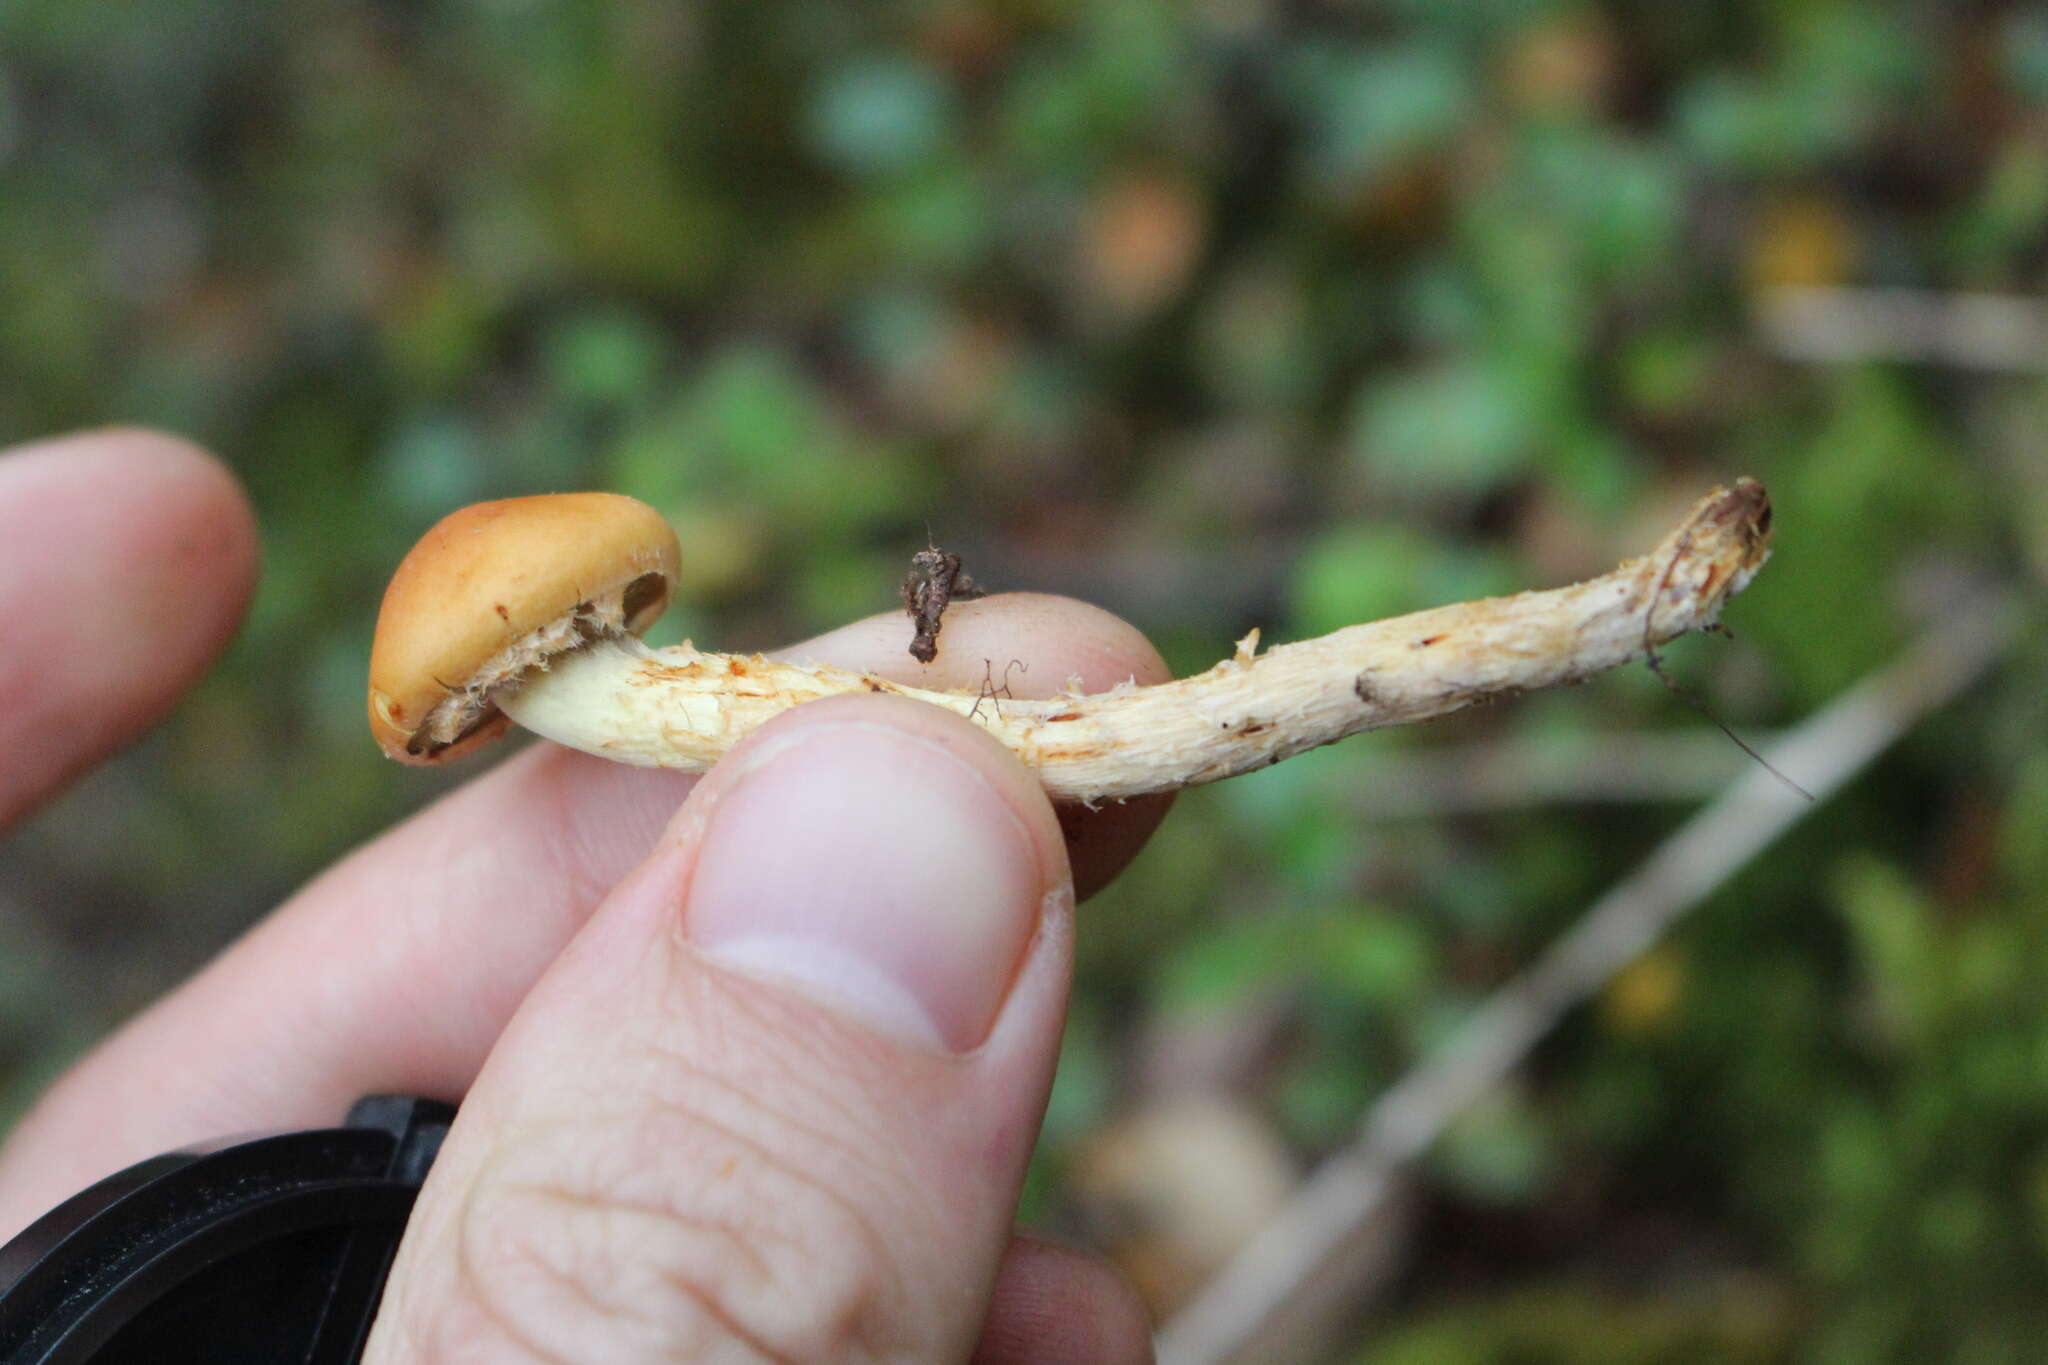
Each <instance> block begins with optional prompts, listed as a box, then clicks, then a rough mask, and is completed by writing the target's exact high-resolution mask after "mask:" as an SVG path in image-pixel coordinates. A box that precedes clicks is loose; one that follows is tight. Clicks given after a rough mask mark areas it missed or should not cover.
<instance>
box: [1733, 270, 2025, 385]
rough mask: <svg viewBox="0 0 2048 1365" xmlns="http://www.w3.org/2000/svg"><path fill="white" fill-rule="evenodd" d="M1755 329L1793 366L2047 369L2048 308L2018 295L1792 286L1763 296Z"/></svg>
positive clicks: (2020, 370) (2022, 370)
mask: <svg viewBox="0 0 2048 1365" xmlns="http://www.w3.org/2000/svg"><path fill="white" fill-rule="evenodd" d="M1757 322H1758V325H1759V326H1760V328H1761V329H1762V331H1763V333H1764V336H1765V337H1766V339H1767V340H1769V342H1770V343H1771V345H1772V346H1773V347H1774V348H1775V349H1776V350H1777V351H1778V353H1779V354H1780V355H1783V356H1786V357H1788V358H1790V359H1793V360H1807V361H1822V362H1836V363H1843V362H1849V361H1857V360H1898V361H1917V362H1919V363H1922V364H1928V365H1947V366H1952V367H1954V368H1956V369H1964V370H2006V371H2018V372H2023V373H2038V372H2039V371H2041V370H2044V369H2048V305H2044V304H2043V303H2042V301H2041V300H2040V299H2038V298H2033V297H2031V296H2025V295H2019V294H1982V293H1957V292H1950V291H1943V290H1933V289H1848V288H1817V287H1797V288H1794V287H1789V286H1788V287H1784V288H1779V289H1774V290H1771V291H1770V292H1769V293H1767V294H1765V295H1764V296H1763V298H1762V300H1761V301H1760V302H1759V304H1758V307H1757Z"/></svg>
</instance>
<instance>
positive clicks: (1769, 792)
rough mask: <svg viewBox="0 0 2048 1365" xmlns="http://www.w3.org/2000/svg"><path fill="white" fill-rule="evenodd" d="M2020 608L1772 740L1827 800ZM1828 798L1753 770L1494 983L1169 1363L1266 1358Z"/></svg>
mask: <svg viewBox="0 0 2048 1365" xmlns="http://www.w3.org/2000/svg"><path fill="white" fill-rule="evenodd" d="M2016 619H2017V614H2016V611H2015V608H2014V607H2013V604H2012V603H2011V602H2009V601H2008V600H2006V599H2005V598H2003V597H1999V596H1991V595H1987V596H1985V597H1983V598H1981V599H1980V600H1978V601H1976V602H1974V603H1972V604H1971V605H1969V606H1968V607H1966V608H1965V609H1963V610H1960V611H1957V612H1954V613H1952V614H1951V615H1950V616H1949V617H1948V618H1947V619H1946V620H1945V621H1944V622H1943V623H1942V624H1941V625H1939V626H1937V627H1935V628H1934V629H1932V630H1930V631H1928V632H1927V633H1926V634H1925V635H1924V636H1923V637H1922V638H1921V639H1920V640H1919V641H1918V642H1916V643H1915V644H1914V645H1913V646H1912V647H1911V648H1909V649H1908V650H1907V651H1906V652H1905V654H1904V655H1903V656H1902V657H1900V658H1899V659H1898V660H1897V661H1895V662H1893V663H1892V664H1890V665H1888V666H1887V667H1886V668H1884V669H1883V670H1881V671H1879V672H1878V673H1876V674H1873V675H1872V676H1870V677H1868V678H1866V679H1865V680H1864V681H1863V682H1861V683H1859V684H1858V685H1857V686H1856V687H1854V688H1852V689H1851V690H1850V691H1849V692H1847V693H1845V694H1843V695H1842V696H1841V697H1839V698H1837V699H1836V700H1835V701H1833V702H1832V703H1830V704H1829V705H1828V706H1827V708H1826V709H1825V710H1823V711H1821V712H1820V713H1819V714H1818V715H1816V716H1814V717H1813V718H1812V719H1810V720H1808V721H1807V722H1805V723H1804V724H1802V725H1800V726H1799V727H1797V728H1796V729H1794V730H1793V731H1791V732H1790V733H1788V734H1786V735H1785V736H1784V737H1783V738H1782V739H1780V740H1779V741H1778V742H1777V743H1775V744H1773V745H1771V746H1770V747H1769V749H1768V750H1767V752H1768V755H1769V757H1770V760H1771V762H1772V763H1773V764H1774V765H1776V766H1777V767H1780V768H1783V769H1784V770H1785V771H1787V772H1789V773H1792V774H1794V775H1796V776H1797V777H1798V778H1799V779H1800V780H1801V781H1802V782H1803V783H1804V784H1805V786H1806V787H1808V788H1809V789H1810V790H1811V791H1812V792H1813V793H1814V794H1815V795H1816V796H1818V797H1821V798H1825V797H1827V796H1828V795H1829V794H1831V793H1833V792H1834V791H1835V790H1837V789H1838V788H1840V787H1841V786H1842V785H1843V783H1845V782H1847V781H1848V780H1849V778H1851V777H1852V776H1854V775H1855V774H1856V773H1857V772H1858V771H1860V770H1861V769H1862V768H1863V767H1864V765H1865V764H1867V763H1869V762H1870V761H1871V760H1872V759H1873V758H1875V757H1876V756H1877V755H1878V754H1879V753H1881V752H1883V750H1884V749H1885V748H1886V747H1888V746H1889V745H1890V744H1892V743H1893V742H1894V741H1895V740H1897V739H1898V738H1900V737H1901V736H1902V735H1904V734H1905V733H1906V732H1907V731H1909V730H1910V729H1912V728H1913V726H1914V725H1915V724H1917V723H1918V722H1919V721H1920V719H1921V718H1922V717H1924V716H1925V715H1927V714H1928V713H1929V712H1931V711H1933V710H1935V709H1936V708H1938V707H1940V706H1941V705H1942V704H1944V703H1945V702H1947V701H1948V700H1949V699H1950V698H1952V697H1954V696H1955V695H1956V694H1957V693H1958V692H1960V691H1961V690H1962V689H1963V688H1964V687H1966V686H1968V685H1969V684H1970V683H1971V682H1973V681H1974V680H1975V679H1977V678H1978V677H1980V676H1981V675H1982V674H1983V673H1984V672H1985V671H1986V670H1987V669H1988V668H1989V667H1990V666H1991V665H1992V664H1993V663H1994V662H1995V661H1996V660H1997V658H1998V657H1999V656H2000V655H2001V654H2002V653H2003V652H2004V650H2005V649H2006V648H2007V646H2008V645H2009V644H2010V643H2011V640H2012V638H2013V635H2014V633H2015V630H2016ZM1813 809H1814V806H1813V805H1812V804H1810V803H1809V802H1807V801H1804V800H1802V799H1800V797H1798V796H1797V795H1795V794H1794V793H1793V792H1791V791H1789V790H1787V789H1786V788H1785V787H1784V786H1783V785H1782V784H1780V783H1779V782H1778V780H1777V779H1776V778H1774V777H1773V776H1772V775H1771V774H1770V773H1769V772H1767V771H1765V770H1764V769H1762V768H1755V769H1751V770H1750V771H1748V772H1747V773H1745V774H1744V775H1743V776H1742V777H1741V778H1739V779H1737V780H1736V781H1735V782H1734V783H1732V784H1731V785H1730V786H1729V787H1728V789H1727V790H1726V791H1725V792H1724V793H1723V794H1722V795H1721V796H1720V797H1719V798H1718V799H1717V800H1716V801H1715V802H1714V803H1713V804H1712V805H1710V806H1708V807H1707V808H1706V809H1704V810H1702V811H1701V812H1700V813H1699V814H1698V815H1696V816H1694V817H1693V818H1692V819H1691V820H1689V821H1687V822H1686V824H1685V825H1683V826H1682V827H1681V828H1680V829H1679V830H1678V831H1677V832H1676V833H1675V834H1673V835H1672V836H1671V837H1670V838H1669V839H1668V840H1666V841H1665V842H1664V843H1663V844H1662V845H1661V846H1659V847H1658V849H1657V850H1656V851H1655V852H1654V853H1653V854H1651V856H1650V857H1649V859H1648V860H1647V861H1645V862H1644V863H1643V864H1642V865H1641V866H1640V867H1638V868H1637V869H1636V870H1635V871H1634V872H1633V873H1631V874H1630V875H1629V876H1627V877H1625V878H1624V879H1623V880H1622V881H1621V882H1620V883H1618V884H1617V885H1616V886H1615V887H1614V888H1613V889H1612V890H1610V891H1609V892H1608V893H1607V894H1606V895H1605V896H1603V897H1602V898H1601V899H1600V900H1599V901H1598V902H1597V903H1595V904H1594V905H1593V906H1592V908H1590V909H1589V910H1588V911H1587V912H1586V914H1585V915H1584V916H1583V917H1582V918H1581V919H1580V920H1579V922H1578V923H1577V924H1576V925H1574V926H1573V928H1572V929H1571V930H1570V931H1569V932H1568V933H1566V934H1565V935H1564V937H1563V938H1561V939H1559V940H1558V941H1557V942H1556V943H1554V944H1552V945H1551V947H1550V949H1549V950H1548V951H1547V952H1545V953H1544V954H1543V956H1542V957H1541V958H1539V959H1538V960H1537V961H1536V962H1535V964H1534V965H1532V966H1531V967H1529V969H1528V970H1526V971H1525V972H1523V973H1522V974H1521V975H1520V976H1518V977H1516V978H1515V979H1514V980H1513V981H1510V982H1509V983H1508V984H1507V985H1506V986H1504V987H1502V988H1501V989H1500V990H1499V991H1497V992H1495V993H1494V995H1493V997H1492V998H1491V999H1490V1000H1488V1001H1487V1003H1486V1004H1485V1006H1484V1007H1482V1008H1481V1009H1480V1010H1479V1011H1478V1012H1477V1013H1476V1014H1474V1015H1473V1016H1472V1017H1471V1018H1470V1019H1468V1020H1467V1021H1466V1022H1465V1024H1464V1026H1463V1027H1462V1028H1460V1030H1459V1031H1458V1032H1457V1034H1456V1035H1454V1036H1453V1037H1452V1038H1451V1040H1450V1041H1449V1043H1448V1044H1447V1045H1445V1046H1444V1047H1443V1048H1441V1049H1440V1050H1439V1051H1438V1052H1437V1053H1436V1054H1435V1055H1434V1056H1432V1057H1430V1058H1429V1059H1428V1060H1427V1061H1425V1062H1423V1063H1422V1064H1421V1065H1420V1066H1417V1067H1416V1068H1415V1069H1414V1070H1412V1071H1410V1072H1409V1073H1408V1074H1407V1075H1406V1076H1405V1077H1403V1078H1402V1079H1401V1080H1400V1081H1399V1082H1398V1083H1396V1084H1395V1085H1394V1086H1393V1088H1392V1089H1390V1090H1388V1091H1387V1092H1386V1093H1385V1094H1384V1095H1382V1096H1381V1097H1380V1098H1379V1100H1378V1101H1377V1102H1376V1103H1374V1105H1373V1106H1372V1108H1371V1109H1370V1110H1369V1111H1368V1113H1367V1114H1366V1117H1365V1120H1364V1122H1363V1123H1362V1125H1361V1126H1360V1130H1359V1134H1358V1137H1357V1139H1356V1140H1355V1141H1354V1142H1353V1143H1352V1144H1351V1145H1350V1146H1349V1147H1346V1148H1345V1149H1343V1150H1342V1151H1340V1152H1338V1153H1337V1154H1336V1155H1334V1156H1332V1157H1330V1158H1329V1159H1328V1160H1326V1161H1325V1162H1324V1163H1323V1165H1322V1166H1321V1167H1319V1168H1318V1169H1317V1170H1316V1171H1315V1173H1314V1174H1313V1175H1311V1176H1310V1177H1309V1179H1308V1180H1306V1181H1305V1182H1303V1184H1302V1186H1301V1188H1300V1189H1299V1190H1298V1191H1297V1192H1296V1193H1295V1195H1294V1197H1293V1198H1292V1199H1291V1200H1290V1201H1289V1203H1288V1205H1287V1207H1286V1208H1284V1209H1283V1210H1282V1211H1281V1213H1280V1215H1279V1216H1278V1217H1277V1218H1275V1219H1274V1221H1273V1222H1272V1223H1271V1224H1269V1225H1268V1226H1267V1228H1266V1229H1265V1230H1264V1231H1263V1232H1261V1233H1260V1235H1259V1236H1258V1237H1257V1238H1256V1239H1255V1240H1254V1241H1253V1242H1252V1244H1251V1245H1250V1246H1248V1247H1246V1248H1245V1249H1244V1251H1243V1252H1241V1253H1240V1254H1239V1255H1238V1257H1237V1258H1236V1259H1235V1260H1233V1261H1232V1262H1231V1263H1230V1264H1229V1265H1228V1266H1226V1267H1225V1268H1224V1270H1223V1271H1222V1273H1221V1274H1219V1275H1218V1276H1217V1277H1216V1279H1215V1281H1214V1282H1212V1283H1211V1284H1210V1285H1209V1287H1208V1288H1207V1289H1205V1290H1204V1291H1203V1292H1202V1294H1201V1295H1200V1296H1199V1297H1198V1298H1197V1299H1196V1300H1195V1301H1194V1302H1193V1303H1192V1304H1190V1305H1189V1306H1188V1307H1187V1308H1186V1309H1184V1310H1183V1311H1182V1312H1181V1313H1180V1314H1179V1315H1178V1316H1177V1317H1175V1318H1174V1319H1173V1320H1172V1321H1171V1322H1169V1323H1167V1324H1166V1326H1165V1329H1164V1330H1163V1331H1162V1332H1161V1333H1160V1336H1159V1339H1158V1358H1159V1361H1160V1363H1161V1365H1222V1362H1225V1361H1234V1360H1254V1359H1257V1360H1266V1359H1270V1358H1271V1357H1270V1355H1269V1354H1267V1353H1265V1352H1264V1351H1263V1349H1262V1347H1261V1343H1262V1341H1263V1340H1264V1337H1263V1334H1264V1333H1265V1331H1266V1330H1267V1327H1268V1325H1269V1324H1270V1323H1272V1322H1274V1321H1275V1320H1276V1319H1277V1317H1278V1316H1279V1315H1280V1314H1281V1313H1282V1311H1283V1310H1284V1309H1285V1308H1286V1307H1287V1306H1288V1305H1289V1304H1290V1303H1291V1302H1292V1301H1293V1300H1294V1299H1295V1297H1296V1295H1297V1294H1298V1292H1299V1291H1300V1290H1301V1289H1302V1287H1303V1286H1304V1285H1307V1284H1310V1283H1311V1282H1313V1281H1314V1280H1316V1279H1317V1277H1318V1276H1319V1275H1320V1274H1321V1272H1322V1271H1323V1269H1324V1268H1325V1267H1326V1266H1327V1265H1328V1264H1329V1262H1330V1260H1331V1258H1332V1256H1333V1255H1334V1254H1336V1253H1337V1252H1338V1251H1339V1250H1340V1249H1341V1248H1343V1247H1344V1246H1345V1245H1346V1244H1347V1243H1348V1242H1349V1241H1350V1240H1351V1238H1352V1237H1353V1235H1354V1234H1355V1233H1356V1232H1357V1230H1358V1229H1359V1228H1361V1227H1363V1226H1364V1225H1366V1224H1367V1223H1369V1222H1370V1221H1371V1220H1372V1219H1373V1218H1374V1217H1375V1216H1376V1215H1377V1214H1378V1213H1379V1212H1380V1210H1381V1209H1382V1208H1383V1207H1384V1206H1385V1205H1386V1203H1387V1201H1388V1199H1389V1197H1390V1196H1391V1195H1392V1194H1393V1193H1394V1192H1395V1189H1396V1186H1397V1184H1398V1180H1399V1177H1400V1176H1401V1174H1402V1173H1403V1171H1404V1170H1405V1169H1406V1168H1407V1167H1408V1165H1409V1164H1410V1163H1412V1162H1413V1161H1414V1160H1415V1159H1416V1158H1417V1157H1419V1156H1421V1155H1422V1154H1423V1153H1424V1152H1425V1151H1427V1150H1428V1148H1429V1147H1430V1146H1431V1144H1432V1143H1434V1142H1435V1141H1436V1139H1437V1138H1438V1136H1439V1135H1441V1134H1442V1132H1443V1131H1444V1129H1445V1127H1446V1126H1447V1125H1448V1124H1449V1123H1450V1122H1451V1120H1452V1119H1454V1118H1455V1117H1457V1115H1458V1114H1460V1113H1461V1112H1463V1111H1464V1110H1465V1109H1466V1108H1467V1107H1468V1106H1469V1105H1471V1104H1472V1103H1473V1102H1474V1101H1475V1100H1478V1099H1479V1098H1481V1097H1482V1096H1484V1095H1485V1094H1487V1093H1488V1092H1489V1091H1491V1090H1493V1089H1494V1088H1495V1087H1496V1086H1498V1085H1499V1084H1500V1083H1501V1081H1502V1080H1503V1079H1504V1078H1505V1077H1506V1076H1507V1075H1508V1073H1509V1072H1510V1071H1512V1070H1513V1069H1514V1068H1515V1067H1516V1066H1517V1065H1519V1064H1520V1063H1521V1061H1522V1059H1523V1058H1524V1057H1526V1056H1527V1055H1528V1053H1529V1050H1530V1048H1532V1047H1533V1046H1534V1045H1535V1044H1536V1042H1537V1041H1538V1040H1539V1039H1541V1038H1542V1037H1543V1036H1544V1034H1546V1033H1548V1032H1549V1031H1550V1029H1551V1028H1552V1027H1554V1026H1555V1025H1556V1024H1557V1022H1558V1020H1559V1019H1560V1018H1561V1017H1562V1016H1563V1015H1564V1013H1565V1012H1566V1011H1567V1010H1569V1009H1570V1008H1572V1007H1573V1006H1574V1005H1576V1004H1578V1003H1579V1002H1581V1001H1582V1000H1584V999H1586V998H1587V997H1588V996H1589V995H1591V994H1592V993H1593V992H1595V991H1597V990H1598V989H1599V988H1600V987H1601V985H1602V984H1603V983H1605V982H1606V981H1607V979H1608V978H1609V977H1610V976H1612V975H1613V974H1614V973H1615V972H1616V971H1617V970H1619V969H1620V968H1621V967H1622V966H1624V965H1626V964H1627V963H1628V962H1629V961H1631V960H1632V959H1634V958H1635V957H1636V956H1637V955H1638V954H1639V953H1641V952H1642V951H1643V950H1644V949H1645V948H1647V947H1649V946H1650V945H1651V944H1652V943H1654V942H1656V940H1657V939H1658V938H1659V937H1660V936H1661V935H1662V934H1663V933H1664V931H1665V930H1666V929H1668V928H1669V927H1670V926H1671V924H1672V923H1673V922H1674V921H1676V920H1677V919H1678V918H1679V916H1681V915H1682V914H1684V913H1685V912H1686V911H1687V910H1688V909H1690V908H1691V907H1692V906H1694V905H1696V904H1698V903H1699V902H1700V901H1701V900H1703V899H1705V898H1706V897H1707V896H1708V895H1710V894H1711V893H1712V892H1713V891H1715V890H1716V889H1717V888H1718V887H1719V886H1721V885H1722V883H1723V882H1725V881H1726V880H1727V879H1728V878H1729V877H1730V876H1732V875H1733V874H1734V873H1735V872H1736V871H1738V870H1739V869H1740V868H1741V867H1742V866H1743V865H1744V864H1746V863H1747V862H1749V860H1750V859H1751V858H1753V857H1755V856H1756V855H1757V853H1759V852H1760V851H1762V850H1763V849H1764V848H1765V847H1767V846H1768V845H1769V844H1770V843H1771V842H1772V841H1773V840H1774V839H1776V838H1777V837H1778V836H1779V835H1780V834H1782V833H1784V832H1785V830H1787V829H1788V828H1790V827H1791V826H1792V825H1793V824H1795V823H1796V822H1797V821H1799V820H1800V819H1801V818H1803V817H1804V816H1805V815H1807V814H1808V813H1809V812H1811V811H1812V810H1813Z"/></svg>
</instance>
